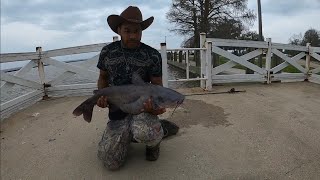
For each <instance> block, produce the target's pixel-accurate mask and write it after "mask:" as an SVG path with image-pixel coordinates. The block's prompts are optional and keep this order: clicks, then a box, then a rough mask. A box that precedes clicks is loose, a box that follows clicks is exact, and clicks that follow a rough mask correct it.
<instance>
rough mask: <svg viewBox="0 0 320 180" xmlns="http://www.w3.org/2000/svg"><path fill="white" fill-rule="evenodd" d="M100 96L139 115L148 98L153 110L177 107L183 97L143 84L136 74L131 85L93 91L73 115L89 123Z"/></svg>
mask: <svg viewBox="0 0 320 180" xmlns="http://www.w3.org/2000/svg"><path fill="white" fill-rule="evenodd" d="M101 96H106V97H107V99H108V103H111V104H113V105H115V106H117V107H119V108H120V109H121V110H122V111H123V112H126V113H129V114H139V113H141V109H143V106H144V105H143V103H144V102H146V101H147V100H148V99H149V98H151V100H152V105H153V108H159V107H162V108H169V107H177V106H179V105H180V104H182V103H183V101H184V98H185V97H184V95H182V94H180V93H179V92H177V91H174V90H172V89H170V88H165V87H163V86H159V85H154V84H151V83H146V82H144V81H143V80H142V79H141V78H140V76H139V75H138V74H136V73H134V74H133V75H132V84H128V85H122V86H110V87H106V88H103V89H100V90H95V91H94V95H93V96H92V97H90V98H88V99H87V100H85V101H84V102H83V103H81V104H80V105H79V106H78V107H77V108H76V109H75V110H74V111H73V115H75V116H80V115H81V114H83V118H84V120H86V121H87V122H91V119H92V111H93V107H94V106H95V105H96V104H97V101H98V99H99V98H100V97H101Z"/></svg>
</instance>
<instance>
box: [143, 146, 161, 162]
mask: <svg viewBox="0 0 320 180" xmlns="http://www.w3.org/2000/svg"><path fill="white" fill-rule="evenodd" d="M159 155H160V143H158V144H157V145H156V146H153V147H150V146H146V159H147V160H148V161H156V160H157V159H158V158H159Z"/></svg>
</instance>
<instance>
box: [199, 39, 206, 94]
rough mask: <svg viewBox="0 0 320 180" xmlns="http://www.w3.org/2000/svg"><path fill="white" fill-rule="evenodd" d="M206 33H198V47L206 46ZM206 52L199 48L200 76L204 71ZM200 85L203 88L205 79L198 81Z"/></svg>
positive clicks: (201, 76)
mask: <svg viewBox="0 0 320 180" xmlns="http://www.w3.org/2000/svg"><path fill="white" fill-rule="evenodd" d="M205 43H206V33H200V48H205V46H206V44H205ZM205 58H206V54H205V50H200V64H201V68H200V78H204V76H205V71H206V66H205V63H206V60H205ZM200 87H201V88H202V89H204V88H205V80H201V81H200Z"/></svg>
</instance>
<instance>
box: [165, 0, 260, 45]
mask: <svg viewBox="0 0 320 180" xmlns="http://www.w3.org/2000/svg"><path fill="white" fill-rule="evenodd" d="M167 18H168V20H169V21H170V22H172V23H174V24H175V25H176V27H175V28H173V29H171V30H172V31H174V32H176V33H178V34H181V35H184V36H186V37H188V38H190V37H195V38H194V47H199V34H200V32H205V33H209V32H217V28H218V27H219V26H220V27H223V26H221V25H222V24H225V25H226V24H228V22H229V25H230V22H233V23H235V22H236V24H239V23H240V24H241V25H240V26H243V25H242V23H247V24H250V23H251V22H253V20H254V19H255V16H254V14H253V13H252V11H251V10H249V9H248V8H247V0H173V1H172V6H171V9H170V10H169V12H168V13H167ZM226 22H227V23H226ZM224 27H225V26H224ZM226 34H227V33H226Z"/></svg>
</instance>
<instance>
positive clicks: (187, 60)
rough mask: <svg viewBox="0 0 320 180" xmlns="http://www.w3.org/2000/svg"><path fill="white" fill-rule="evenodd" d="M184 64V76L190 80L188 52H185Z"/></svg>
mask: <svg viewBox="0 0 320 180" xmlns="http://www.w3.org/2000/svg"><path fill="white" fill-rule="evenodd" d="M186 64H187V67H186V75H187V79H189V78H190V75H189V67H190V64H189V51H188V50H187V52H186Z"/></svg>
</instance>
